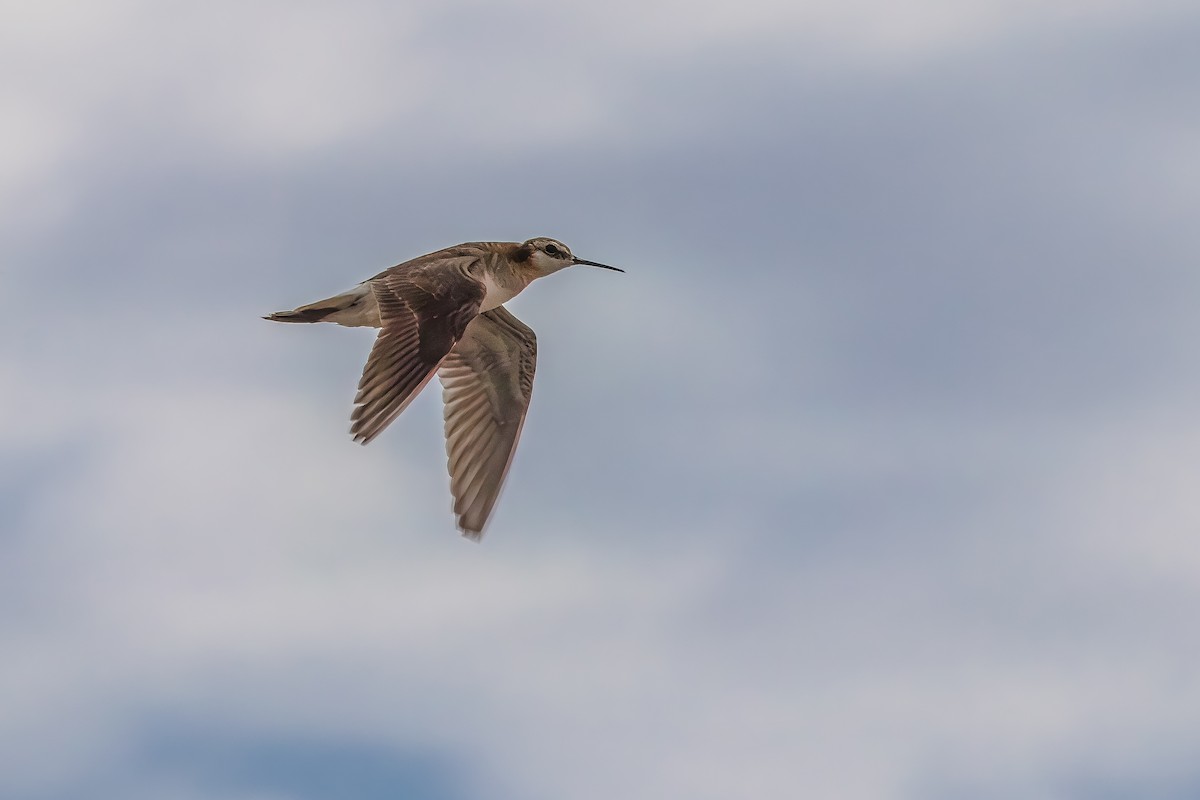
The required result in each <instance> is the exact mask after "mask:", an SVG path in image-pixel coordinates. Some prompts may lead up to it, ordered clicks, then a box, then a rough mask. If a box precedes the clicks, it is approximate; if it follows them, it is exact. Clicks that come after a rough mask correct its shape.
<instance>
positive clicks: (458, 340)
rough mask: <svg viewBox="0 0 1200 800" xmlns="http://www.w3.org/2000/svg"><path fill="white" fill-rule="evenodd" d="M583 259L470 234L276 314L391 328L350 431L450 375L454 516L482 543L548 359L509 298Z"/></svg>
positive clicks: (445, 386) (378, 423) (371, 424)
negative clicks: (538, 371)
mask: <svg viewBox="0 0 1200 800" xmlns="http://www.w3.org/2000/svg"><path fill="white" fill-rule="evenodd" d="M576 264H585V265H587V266H590V267H602V268H603V269H611V270H614V271H616V272H624V271H625V270H622V269H618V268H617V267H610V266H608V265H607V264H598V263H596V262H595V261H584V260H583V259H582V258H576V257H575V256H574V255H572V254H571V250H570V248H568V247H567V246H566V245H565V244H563V243H562V242H560V241H558V240H556V239H547V238H545V237H539V238H536V239H530V240H528V241H526V242H521V243H518V242H467V243H465V244H460V245H455V246H454V247H447V248H446V249H444V250H438V251H437V252H435V253H429V254H428V255H424V256H420V257H418V258H414V259H412V260H411V261H405V262H404V263H403V264H398V265H396V266H394V267H392V268H391V269H386V270H384V271H383V272H381V273H379V274H378V275H376V276H375V277H374V278H371V279H370V280H366V281H363V282H362V283H360V284H359V285H358V286H356V287H354V288H353V289H351V290H350V291H348V292H344V293H342V294H339V295H334V296H333V297H330V298H328V299H327V300H319V301H317V302H315V303H310V304H308V305H306V306H300V307H299V308H297V309H295V310H294V311H277V312H276V313H274V314H268V315H267V316H265V317H263V319H269V320H272V321H274V322H335V323H337V324H338V325H345V326H347V327H372V328H380V332H379V336H378V337H377V338H376V339H375V344H374V346H373V347H372V348H371V354H370V356H368V358H367V364H366V366H365V367H364V368H363V374H362V380H360V381H359V382H358V395H357V396H356V397H355V398H354V404H355V408H354V411H353V413H352V414H351V416H350V419H351V425H350V433H351V434H352V435H353V436H354V439H355V441H357V442H361V443H362V444H366V443H368V442H370V441H371V440H372V439H374V438H375V437H376V436H378V435H379V434H380V433H381V432H382V431H383V429H384V428H386V427H387V426H388V425H389V424H390V423H391V422H392V420H394V419H395V418H396V417H397V416H398V415H399V414H400V412H401V411H403V410H404V409H405V408H407V407H408V404H409V403H411V402H412V400H413V398H414V397H416V396H417V394H418V393H419V392H420V391H421V389H423V388H424V387H425V384H427V383H429V380H430V378H432V377H433V375H434V373H437V375H438V378H439V379H440V380H441V382H442V401H443V403H444V404H445V411H444V418H445V430H446V456H447V458H448V460H449V465H448V466H449V471H450V493H451V494H452V495H453V496H454V514H455V516H456V520H457V523H458V529H459V530H460V531H461V532H462V533H463V535H464V536H466V537H468V538H470V539H475V540H476V541H478V540H479V539H480V538H481V537H482V536H483V530H484V528H485V527H486V525H487V521H488V517H490V516H491V513H492V508H493V507H494V506H495V504H496V498H497V497H499V494H500V488H501V486H503V484H504V478H505V476H506V475H507V474H508V468H509V465H510V464H511V463H512V457H513V453H514V452H515V451H516V448H517V440H518V439H519V438H520V436H521V428H522V426H524V424H525V412H526V411H527V410H528V408H529V396H530V393H531V392H532V391H533V372H534V367H535V364H536V361H537V341H536V337H534V335H533V331H532V330H530V328H529V327H528V326H527V325H525V324H524V323H522V322H521V321H520V320H519V319H517V318H516V317H514V316H513V315H512V314H511V313H510V312H509V311H508V310H507V309H506V308H504V304H505V303H507V302H508V301H509V300H511V299H512V298H513V297H515V296H517V295H518V294H519V293H520V292H521V291H522V290H523V289H524V288H525V287H526V286H528V285H529V284H530V283H531V282H533V280H534V279H536V278H541V277H543V276H545V275H550V274H551V273H554V272H558V271H559V270H561V269H564V268H566V267H570V266H574V265H576Z"/></svg>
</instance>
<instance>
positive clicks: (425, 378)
mask: <svg viewBox="0 0 1200 800" xmlns="http://www.w3.org/2000/svg"><path fill="white" fill-rule="evenodd" d="M460 260H461V259H460ZM472 260H473V259H468V260H463V262H464V263H462V264H454V265H451V264H446V265H443V267H445V266H459V267H460V269H453V270H451V269H445V268H443V269H441V270H438V272H437V273H436V275H437V280H436V282H431V281H430V280H429V276H426V275H421V274H419V273H418V274H411V273H409V272H405V271H395V270H390V271H388V272H384V273H383V274H381V275H378V276H377V277H375V278H373V279H372V280H371V289H372V291H373V292H374V294H375V299H376V300H377V301H378V303H379V317H380V320H381V322H382V326H381V329H380V331H379V336H378V337H377V338H376V339H375V344H374V345H373V346H372V347H371V355H370V356H369V357H368V358H367V364H366V366H365V367H364V368H363V374H362V380H360V381H359V382H358V395H357V396H356V397H355V398H354V404H355V409H354V413H353V414H351V416H350V419H351V421H352V423H351V426H350V433H352V434H353V435H354V440H355V441H357V442H362V443H363V444H366V443H367V442H369V441H371V440H372V439H374V438H375V437H376V436H378V435H379V434H380V432H381V431H383V429H384V428H386V427H387V426H388V425H389V424H390V423H391V422H392V420H394V419H395V418H396V417H397V415H399V414H400V412H401V411H403V410H404V409H405V408H407V407H408V404H409V403H411V402H412V400H413V398H414V397H416V396H417V394H418V393H419V392H420V391H421V389H422V388H424V386H425V384H426V383H428V382H429V379H430V378H432V377H433V373H434V371H435V370H436V369H437V366H438V364H440V363H441V362H442V359H443V358H445V357H446V354H447V353H449V352H450V349H451V348H452V347H454V343H455V342H457V341H458V340H459V339H460V338H461V337H462V335H463V332H464V331H465V330H466V328H467V325H468V324H469V323H470V322H471V320H472V319H474V318H475V316H476V315H477V314H478V313H479V305H480V303H481V302H482V301H483V296H484V292H485V289H484V286H483V284H481V283H479V281H477V280H475V279H474V278H472V277H471V276H470V275H469V274H468V273H467V267H468V266H469V262H470V261H472Z"/></svg>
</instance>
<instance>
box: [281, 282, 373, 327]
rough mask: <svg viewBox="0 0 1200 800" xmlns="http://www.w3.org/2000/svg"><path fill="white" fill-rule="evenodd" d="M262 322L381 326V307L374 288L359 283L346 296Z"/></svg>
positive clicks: (322, 301) (342, 295) (320, 302)
mask: <svg viewBox="0 0 1200 800" xmlns="http://www.w3.org/2000/svg"><path fill="white" fill-rule="evenodd" d="M263 319H269V320H271V321H272V322H336V323H337V324H339V325H348V326H351V327H356V326H362V325H370V326H374V327H379V307H378V305H377V304H376V303H375V297H374V295H373V294H372V293H371V288H370V287H369V286H368V285H366V284H360V285H359V286H357V287H355V288H354V289H351V290H350V291H348V292H345V293H344V294H339V295H336V296H334V297H330V298H328V299H326V300H318V301H317V302H315V303H309V304H308V305H306V306H300V307H299V308H297V309H295V310H294V311H276V312H275V313H274V314H268V315H267V316H265V317H263Z"/></svg>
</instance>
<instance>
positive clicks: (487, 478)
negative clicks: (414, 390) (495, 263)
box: [438, 306, 537, 539]
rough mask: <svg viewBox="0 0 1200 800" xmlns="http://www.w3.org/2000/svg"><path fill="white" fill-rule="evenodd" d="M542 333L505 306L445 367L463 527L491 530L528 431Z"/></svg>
mask: <svg viewBox="0 0 1200 800" xmlns="http://www.w3.org/2000/svg"><path fill="white" fill-rule="evenodd" d="M536 365H537V337H535V336H534V333H533V331H532V330H530V328H529V327H528V326H526V325H525V324H524V323H522V322H521V321H520V320H518V319H517V318H516V317H514V316H513V315H512V314H511V313H510V312H509V311H507V310H506V309H505V308H504V307H502V306H501V307H498V308H494V309H492V310H491V311H487V312H484V313H483V314H480V315H479V316H477V317H476V318H475V319H474V320H473V321H472V322H471V323H470V324H469V325H468V326H467V328H466V331H465V332H464V333H463V336H462V338H461V339H460V340H459V341H458V343H457V344H455V346H454V348H453V349H452V350H451V351H450V353H449V355H447V356H446V357H445V359H444V360H443V361H442V364H441V367H440V368H439V369H438V378H439V379H440V380H441V382H442V399H443V401H444V403H445V427H446V457H447V462H448V467H449V470H450V491H451V493H452V494H453V495H454V513H455V514H456V515H457V517H458V527H459V529H460V530H462V532H463V533H464V534H465V535H466V536H469V537H471V538H473V539H478V538H480V537H481V536H482V535H483V529H484V527H485V526H486V525H487V521H488V518H489V517H490V516H491V513H492V509H493V508H494V507H495V505H496V500H497V498H498V497H499V495H500V490H501V488H502V487H503V485H504V479H505V477H506V476H507V474H508V468H509V466H510V465H511V464H512V457H513V453H515V452H516V447H517V442H518V440H519V439H520V438H521V428H522V427H523V426H524V424H525V413H526V411H527V410H528V409H529V398H530V395H531V394H532V392H533V375H534V370H535V368H536Z"/></svg>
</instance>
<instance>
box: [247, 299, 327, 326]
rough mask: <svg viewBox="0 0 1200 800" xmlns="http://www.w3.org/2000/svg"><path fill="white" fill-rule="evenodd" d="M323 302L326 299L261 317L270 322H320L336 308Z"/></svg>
mask: <svg viewBox="0 0 1200 800" xmlns="http://www.w3.org/2000/svg"><path fill="white" fill-rule="evenodd" d="M325 302H327V301H322V302H320V303H313V304H312V305H307V306H300V307H299V308H297V309H296V310H295V311H276V312H275V313H274V314H267V315H266V316H265V317H263V319H269V320H271V321H272V322H320V321H321V320H323V319H325V318H326V317H328V316H329V315H330V314H332V313H333V312H335V311H337V310H338V309H337V307H336V306H329V305H325Z"/></svg>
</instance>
